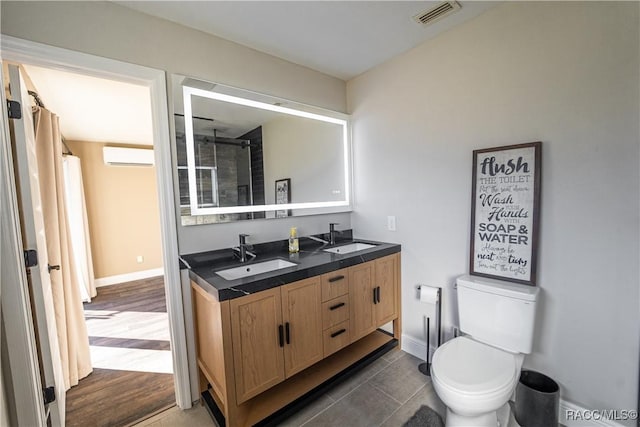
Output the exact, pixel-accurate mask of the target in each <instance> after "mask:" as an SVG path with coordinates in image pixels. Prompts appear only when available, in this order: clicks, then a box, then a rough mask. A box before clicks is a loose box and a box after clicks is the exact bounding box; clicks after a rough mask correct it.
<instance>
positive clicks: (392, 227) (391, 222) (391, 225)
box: [387, 215, 396, 231]
mask: <svg viewBox="0 0 640 427" xmlns="http://www.w3.org/2000/svg"><path fill="white" fill-rule="evenodd" d="M387 230H389V231H396V217H395V216H393V215H391V216H388V217H387Z"/></svg>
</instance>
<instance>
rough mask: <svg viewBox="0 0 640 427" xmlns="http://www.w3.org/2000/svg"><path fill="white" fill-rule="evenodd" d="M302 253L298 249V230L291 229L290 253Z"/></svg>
mask: <svg viewBox="0 0 640 427" xmlns="http://www.w3.org/2000/svg"><path fill="white" fill-rule="evenodd" d="M299 251H300V248H299V247H298V229H297V228H296V227H291V230H289V253H290V254H296V253H298V252H299Z"/></svg>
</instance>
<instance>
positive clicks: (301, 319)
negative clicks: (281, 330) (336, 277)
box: [280, 277, 323, 378]
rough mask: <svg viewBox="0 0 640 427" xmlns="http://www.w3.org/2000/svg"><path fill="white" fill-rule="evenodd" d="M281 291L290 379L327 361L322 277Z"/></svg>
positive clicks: (307, 280) (285, 359)
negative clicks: (323, 340)
mask: <svg viewBox="0 0 640 427" xmlns="http://www.w3.org/2000/svg"><path fill="white" fill-rule="evenodd" d="M280 289H281V291H282V317H283V319H282V320H283V321H284V327H285V346H284V372H285V377H286V378H289V377H290V376H291V375H294V374H296V373H298V372H300V371H302V370H303V369H305V368H306V367H308V366H311V365H313V364H314V363H316V362H318V361H320V360H322V357H323V351H322V299H321V295H322V293H321V286H320V277H312V278H310V279H306V280H301V281H299V282H295V283H291V284H289V285H285V286H282V287H281V288H280Z"/></svg>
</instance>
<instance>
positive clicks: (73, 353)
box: [33, 107, 92, 390]
mask: <svg viewBox="0 0 640 427" xmlns="http://www.w3.org/2000/svg"><path fill="white" fill-rule="evenodd" d="M33 118H34V126H35V136H36V158H37V160H38V175H39V178H40V179H39V183H40V196H41V199H42V215H43V217H44V228H45V236H46V240H47V252H48V256H49V260H48V263H49V266H50V269H51V270H50V277H51V289H52V293H53V305H54V310H55V317H56V332H57V335H58V343H59V345H60V358H61V360H62V371H63V373H64V381H65V387H66V389H67V390H68V389H69V388H70V387H71V386H73V385H76V384H78V381H79V380H80V379H81V378H84V377H86V376H87V375H89V374H90V373H91V370H92V369H91V355H90V353H89V337H88V334H87V325H86V323H85V320H84V313H83V310H82V300H81V297H80V287H79V285H78V280H77V277H78V274H77V269H76V265H75V263H74V257H73V255H72V254H73V252H72V238H71V237H70V227H69V220H68V218H67V214H66V200H65V199H66V196H65V191H64V172H63V162H62V138H61V135H60V130H59V126H58V117H57V116H56V115H55V114H53V113H51V112H50V111H48V110H46V109H44V108H41V107H40V108H36V110H35V112H34V114H33Z"/></svg>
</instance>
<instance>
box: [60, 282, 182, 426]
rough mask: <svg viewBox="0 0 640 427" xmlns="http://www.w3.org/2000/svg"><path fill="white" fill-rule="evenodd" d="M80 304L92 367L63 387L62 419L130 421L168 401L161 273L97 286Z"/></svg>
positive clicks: (106, 422)
mask: <svg viewBox="0 0 640 427" xmlns="http://www.w3.org/2000/svg"><path fill="white" fill-rule="evenodd" d="M84 310H85V318H86V320H87V329H88V332H89V343H90V345H91V355H92V361H93V366H94V368H93V372H92V373H91V374H90V375H89V376H88V377H86V378H83V379H82V380H80V383H79V384H78V385H77V386H75V387H72V388H71V389H70V390H68V391H67V404H66V407H67V408H66V425H67V426H70V427H74V426H82V427H85V426H96V427H102V426H129V425H132V424H134V423H135V422H137V421H140V420H141V419H144V418H147V417H149V416H151V415H152V414H155V413H157V412H159V411H161V410H163V409H166V408H168V407H170V406H173V405H174V404H175V394H174V383H173V374H171V373H170V372H171V363H170V361H171V359H170V357H171V353H170V343H169V338H168V337H169V333H168V328H169V325H168V321H167V318H166V312H167V308H166V299H165V294H164V283H163V278H162V277H155V278H150V279H144V280H137V281H134V282H127V283H122V284H118V285H112V286H106V287H101V288H98V296H96V297H95V298H94V299H93V301H92V302H91V303H85V304H84ZM110 358H114V359H113V360H110ZM96 364H98V365H100V366H99V367H97V366H96ZM111 366H115V367H116V368H117V369H113V368H110V367H111ZM122 366H125V368H121V367H122ZM107 367H109V368H107ZM159 372H164V373H159Z"/></svg>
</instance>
